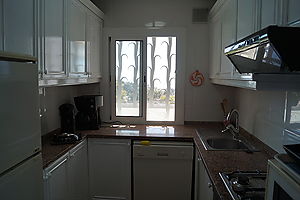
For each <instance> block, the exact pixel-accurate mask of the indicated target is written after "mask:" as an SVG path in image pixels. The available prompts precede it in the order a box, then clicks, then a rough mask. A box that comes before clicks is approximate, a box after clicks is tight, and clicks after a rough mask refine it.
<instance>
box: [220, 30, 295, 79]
mask: <svg viewBox="0 0 300 200" xmlns="http://www.w3.org/2000/svg"><path fill="white" fill-rule="evenodd" d="M299 48H300V27H279V26H269V27H267V28H265V29H262V30H260V31H258V32H256V33H254V34H252V35H250V36H248V37H246V38H244V39H241V40H239V41H237V42H235V43H234V44H232V45H229V46H228V47H226V48H225V50H224V53H225V54H226V55H227V57H228V58H229V59H230V60H231V62H232V63H233V64H234V66H235V68H236V69H237V70H238V71H239V73H254V74H289V73H293V74H299V75H300V49H299Z"/></svg>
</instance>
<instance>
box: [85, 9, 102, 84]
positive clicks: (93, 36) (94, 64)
mask: <svg viewBox="0 0 300 200" xmlns="http://www.w3.org/2000/svg"><path fill="white" fill-rule="evenodd" d="M102 24H103V23H102V19H101V18H99V17H98V16H97V15H95V14H94V13H88V15H87V35H86V37H87V39H86V41H87V66H88V71H89V76H90V77H92V78H100V77H101V60H100V58H101V49H102V48H101V45H102Z"/></svg>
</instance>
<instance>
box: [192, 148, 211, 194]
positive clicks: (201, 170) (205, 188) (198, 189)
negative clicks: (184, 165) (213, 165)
mask: <svg viewBox="0 0 300 200" xmlns="http://www.w3.org/2000/svg"><path fill="white" fill-rule="evenodd" d="M194 185H195V188H194V191H195V194H194V200H204V199H205V200H213V198H214V192H213V185H212V182H211V180H210V178H209V176H208V174H207V171H206V168H205V166H204V164H203V161H202V159H201V156H200V154H199V153H198V152H196V160H195V184H194Z"/></svg>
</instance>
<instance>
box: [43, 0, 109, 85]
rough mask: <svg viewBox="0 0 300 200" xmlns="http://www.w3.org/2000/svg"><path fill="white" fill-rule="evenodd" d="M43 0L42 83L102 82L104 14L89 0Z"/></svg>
mask: <svg viewBox="0 0 300 200" xmlns="http://www.w3.org/2000/svg"><path fill="white" fill-rule="evenodd" d="M40 2H41V3H40V6H39V8H40V17H39V21H40V27H41V28H40V29H39V31H40V40H39V49H40V53H39V60H40V62H39V64H40V69H41V72H42V73H41V77H42V78H41V79H40V86H56V85H74V84H86V83H95V82H99V78H101V69H100V68H101V56H102V55H101V40H102V29H103V26H102V24H103V22H102V18H103V13H102V12H101V11H100V10H99V9H98V8H97V7H96V6H95V5H94V4H92V3H91V1H89V0H40ZM53 13H55V15H54V14H53Z"/></svg>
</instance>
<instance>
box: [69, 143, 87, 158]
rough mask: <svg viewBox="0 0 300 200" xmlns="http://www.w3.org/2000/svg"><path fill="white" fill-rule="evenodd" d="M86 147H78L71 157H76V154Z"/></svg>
mask: <svg viewBox="0 0 300 200" xmlns="http://www.w3.org/2000/svg"><path fill="white" fill-rule="evenodd" d="M83 147H84V145H81V146H80V147H78V148H77V149H76V150H75V151H74V152H73V153H71V154H70V156H71V157H74V156H75V154H76V153H77V152H78V151H80V150H81V149H82V148H83Z"/></svg>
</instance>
